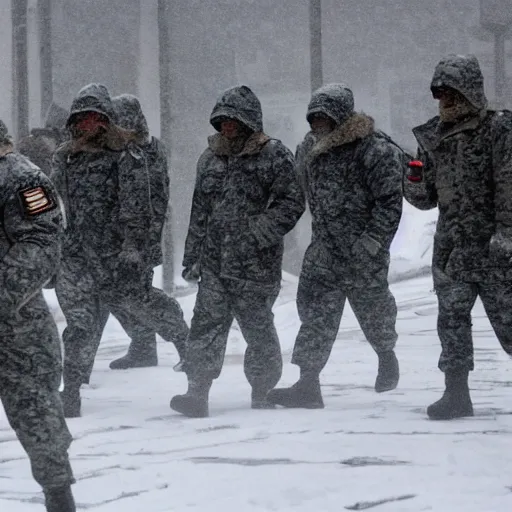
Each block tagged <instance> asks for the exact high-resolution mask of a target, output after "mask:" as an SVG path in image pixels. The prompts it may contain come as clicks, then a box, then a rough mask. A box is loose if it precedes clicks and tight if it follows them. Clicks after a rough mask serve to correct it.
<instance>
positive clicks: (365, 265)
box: [292, 84, 402, 373]
mask: <svg viewBox="0 0 512 512" xmlns="http://www.w3.org/2000/svg"><path fill="white" fill-rule="evenodd" d="M315 113H323V114H325V115H327V116H328V117H329V118H331V119H333V120H334V121H335V123H336V127H335V128H334V130H333V131H332V132H331V133H329V134H328V135H326V136H325V137H323V138H320V139H319V140H318V141H317V140H316V139H315V136H314V135H313V134H312V133H311V132H310V133H308V134H307V135H306V137H305V139H304V142H303V143H302V144H300V145H299V147H298V148H297V155H296V161H297V168H298V173H299V177H300V179H301V182H302V184H303V186H304V188H305V190H306V199H307V201H308V205H309V208H310V210H311V216H312V240H311V244H310V245H309V247H308V249H307V250H306V254H305V257H304V261H303V265H302V271H301V275H300V280H299V289H298V295H297V308H298V311H299V316H300V319H301V322H302V325H301V328H300V331H299V333H298V336H297V339H296V342H295V347H294V351H293V359H292V362H293V363H294V364H297V365H298V366H300V368H301V370H305V371H312V372H318V373H320V371H321V370H322V368H323V367H324V366H325V364H326V363H327V360H328V358H329V354H330V352H331V349H332V346H333V343H334V341H335V339H336V335H337V333H338V329H339V324H340V320H341V316H342V313H343V307H344V303H345V300H346V299H347V298H348V300H349V302H350V305H351V307H352V309H353V311H354V313H355V315H356V317H357V319H358V321H359V323H360V325H361V328H362V329H363V332H364V334H365V336H366V338H367V339H368V341H369V342H370V344H371V345H372V347H373V348H374V350H375V351H376V352H377V353H379V352H386V351H389V350H391V349H393V348H394V346H395V342H396V340H397V334H396V331H395V322H396V314H397V310H396V304H395V300H394V298H393V296H392V295H391V292H390V291H389V286H388V281H387V274H388V267H389V247H390V245H391V242H392V240H393V237H394V235H395V233H396V230H397V228H398V224H399V222H400V217H401V212H402V192H401V177H402V174H401V173H402V163H401V158H402V156H401V151H400V150H399V148H397V147H396V146H395V145H394V144H392V143H391V142H390V141H389V140H388V139H387V138H386V137H385V136H384V135H383V134H381V133H380V132H376V131H375V129H374V123H373V120H372V119H371V118H370V117H368V116H366V115H365V114H358V113H354V112H353V97H352V93H351V91H350V90H349V89H348V88H346V87H344V86H342V85H340V84H330V85H326V86H324V87H322V88H320V89H319V90H318V91H316V92H315V93H314V94H313V96H312V99H311V102H310V105H309V108H308V119H309V118H310V117H311V116H312V115H313V114H315Z"/></svg>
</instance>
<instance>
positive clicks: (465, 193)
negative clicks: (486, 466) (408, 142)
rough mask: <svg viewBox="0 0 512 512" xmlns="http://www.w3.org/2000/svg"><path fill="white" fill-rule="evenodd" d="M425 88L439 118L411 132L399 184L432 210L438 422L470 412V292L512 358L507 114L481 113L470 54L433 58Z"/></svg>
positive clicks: (510, 125)
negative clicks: (411, 146)
mask: <svg viewBox="0 0 512 512" xmlns="http://www.w3.org/2000/svg"><path fill="white" fill-rule="evenodd" d="M431 91H432V94H433V96H434V98H435V99H437V100H439V115H438V116H436V117H434V118H433V119H430V120H429V121H428V122H427V123H425V124H423V125H421V126H418V127H416V128H414V130H413V132H414V135H415V137H416V139H417V141H418V146H419V149H418V160H417V161H414V162H412V163H411V164H410V170H409V172H408V173H407V175H406V179H405V180H404V190H405V197H406V199H407V200H408V201H409V202H410V203H411V204H412V205H414V206H416V207H417V208H419V209H421V210H428V209H431V208H435V207H436V206H437V207H438V208H439V218H438V221H437V228H436V233H435V237H434V251H433V260H432V273H433V279H434V288H435V290H436V293H437V298H438V303H439V316H438V321H437V331H438V335H439V338H440V340H441V347H442V352H441V357H440V359H439V369H440V370H441V371H442V372H444V374H445V384H446V389H445V392H444V394H443V396H442V398H441V399H440V400H439V401H437V402H436V403H434V404H432V405H430V406H429V407H428V409H427V413H428V416H429V417H430V418H431V419H435V420H444V419H452V418H458V417H464V416H472V415H473V405H472V403H471V397H470V394H469V386H468V376H469V372H470V371H471V370H473V368H474V363H473V341H472V337H471V310H472V309H473V305H474V304H475V300H476V298H477V297H480V299H481V300H482V302H483V305H484V308H485V311H486V313H487V316H488V318H489V321H490V322H491V325H492V327H493V329H494V332H495V333H496V336H497V338H498V340H499V342H500V343H501V346H502V347H503V349H504V350H505V352H507V353H508V354H511V355H512V317H511V316H510V309H511V308H512V262H511V257H512V177H511V161H512V113H510V112H508V111H502V112H494V111H492V110H488V109H487V100H486V98H485V93H484V79H483V75H482V72H481V70H480V66H479V63H478V60H477V59H476V58H475V57H474V56H472V55H469V56H462V55H449V56H447V57H446V58H444V59H442V60H441V61H440V62H439V64H438V65H437V66H436V68H435V71H434V76H433V78H432V83H431Z"/></svg>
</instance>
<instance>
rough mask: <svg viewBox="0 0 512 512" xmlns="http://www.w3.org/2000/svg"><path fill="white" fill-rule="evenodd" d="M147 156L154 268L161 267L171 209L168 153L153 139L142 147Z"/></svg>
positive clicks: (152, 262) (151, 259) (152, 261)
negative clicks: (166, 224)
mask: <svg viewBox="0 0 512 512" xmlns="http://www.w3.org/2000/svg"><path fill="white" fill-rule="evenodd" d="M142 150H143V151H144V154H145V156H146V161H147V166H148V172H149V182H150V190H151V206H152V208H153V210H152V213H153V217H152V218H153V221H152V222H151V228H150V246H151V248H150V252H151V254H150V261H151V265H152V266H153V267H155V266H157V265H161V264H162V261H163V255H162V236H163V232H164V226H165V222H166V220H167V212H168V207H169V170H168V166H167V152H166V149H165V147H164V145H163V144H162V142H160V140H158V139H157V138H156V137H152V138H151V142H150V143H149V144H146V145H144V146H142Z"/></svg>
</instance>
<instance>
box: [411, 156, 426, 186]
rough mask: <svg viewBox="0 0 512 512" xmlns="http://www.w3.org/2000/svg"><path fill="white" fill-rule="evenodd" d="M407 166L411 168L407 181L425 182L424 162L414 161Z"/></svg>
mask: <svg viewBox="0 0 512 512" xmlns="http://www.w3.org/2000/svg"><path fill="white" fill-rule="evenodd" d="M407 166H408V167H409V172H408V173H407V179H408V180H409V181H412V182H414V183H417V182H419V181H422V180H423V162H422V161H421V160H412V161H410V162H409V163H408V164H407Z"/></svg>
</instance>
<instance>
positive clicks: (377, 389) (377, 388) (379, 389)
mask: <svg viewBox="0 0 512 512" xmlns="http://www.w3.org/2000/svg"><path fill="white" fill-rule="evenodd" d="M397 387H398V381H396V382H394V383H390V384H387V385H382V384H381V385H377V384H376V385H375V392H376V393H386V391H393V390H394V389H396V388H397Z"/></svg>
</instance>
